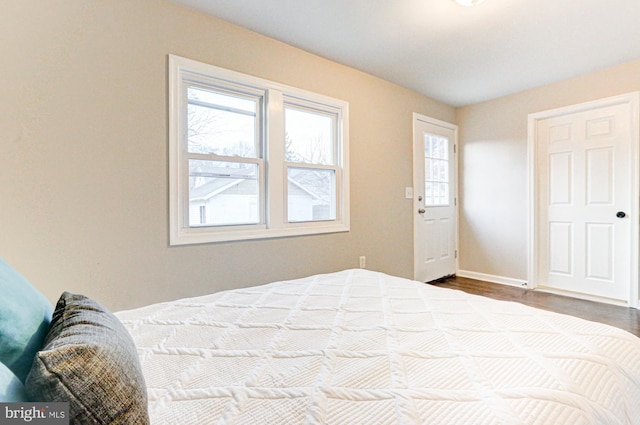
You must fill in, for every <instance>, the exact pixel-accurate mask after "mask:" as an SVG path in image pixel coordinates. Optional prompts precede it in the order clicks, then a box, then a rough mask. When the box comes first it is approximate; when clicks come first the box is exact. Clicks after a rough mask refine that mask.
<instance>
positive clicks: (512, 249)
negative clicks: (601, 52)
mask: <svg viewBox="0 0 640 425" xmlns="http://www.w3.org/2000/svg"><path fill="white" fill-rule="evenodd" d="M637 90H640V61H636V62H631V63H627V64H624V65H620V66H617V67H614V68H610V69H607V70H603V71H600V72H595V73H592V74H588V75H585V76H581V77H577V78H573V79H570V80H566V81H562V82H559V83H556V84H551V85H548V86H544V87H540V88H536V89H532V90H528V91H525V92H522V93H519V94H515V95H512V96H507V97H504V98H500V99H497V100H493V101H490V102H485V103H481V104H477V105H473V106H468V107H464V108H460V109H458V110H457V122H458V125H459V126H460V142H461V147H462V148H461V164H462V166H461V178H460V183H461V202H460V206H461V209H460V212H461V220H460V269H461V270H465V271H471V272H474V273H483V274H489V275H493V276H498V277H501V278H504V277H506V278H511V279H519V280H526V278H527V196H528V195H527V187H528V181H527V116H528V114H530V113H534V112H540V111H545V110H549V109H554V108H558V107H562V106H567V105H572V104H576V103H581V102H586V101H590V100H595V99H600V98H604V97H609V96H614V95H618V94H623V93H628V92H632V91H637Z"/></svg>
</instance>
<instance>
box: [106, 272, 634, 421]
mask: <svg viewBox="0 0 640 425" xmlns="http://www.w3.org/2000/svg"><path fill="white" fill-rule="evenodd" d="M117 316H118V317H119V318H120V319H121V320H122V321H123V323H124V324H125V326H126V327H127V329H128V330H129V331H130V332H131V334H132V336H133V339H134V341H135V343H136V345H137V347H138V350H139V354H140V360H141V363H142V368H143V371H144V374H145V378H146V382H147V386H148V395H149V409H150V416H151V420H152V424H154V425H160V424H179V425H183V424H194V425H207V424H225V425H242V424H286V425H290V424H291V425H293V424H344V425H356V424H366V425H374V424H375V425H377V424H429V425H432V424H433V425H435V424H452V425H467V424H469V425H471V424H544V425H556V424H590V425H593V424H606V425H615V424H632V423H639V424H640V339H638V338H636V337H635V336H633V335H631V334H629V333H626V332H624V331H622V330H619V329H616V328H612V327H609V326H606V325H601V324H597V323H592V322H587V321H584V320H581V319H577V318H573V317H570V316H564V315H559V314H554V313H550V312H546V311H542V310H537V309H533V308H530V307H527V306H524V305H521V304H517V303H508V302H502V301H495V300H491V299H488V298H483V297H478V296H473V295H468V294H465V293H463V292H459V291H453V290H448V289H442V288H437V287H433V286H429V285H425V284H421V283H418V282H413V281H410V280H405V279H401V278H397V277H392V276H388V275H385V274H381V273H376V272H371V271H366V270H347V271H344V272H339V273H333V274H326V275H318V276H312V277H309V278H305V279H299V280H293V281H285V282H276V283H272V284H268V285H263V286H258V287H253V288H247V289H239V290H233V291H226V292H220V293H216V294H213V295H208V296H204V297H198V298H192V299H186V300H180V301H175V302H170V303H163V304H155V305H151V306H148V307H144V308H140V309H137V310H130V311H124V312H119V313H117Z"/></svg>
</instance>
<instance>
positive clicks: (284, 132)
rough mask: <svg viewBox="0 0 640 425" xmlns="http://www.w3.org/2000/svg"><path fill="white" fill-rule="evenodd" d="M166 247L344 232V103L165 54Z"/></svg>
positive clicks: (346, 222) (346, 198) (346, 217)
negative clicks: (167, 98) (167, 120)
mask: <svg viewBox="0 0 640 425" xmlns="http://www.w3.org/2000/svg"><path fill="white" fill-rule="evenodd" d="M169 74H170V83H169V91H170V123H169V126H170V136H169V144H170V152H169V161H170V167H169V168H170V203H171V205H170V215H171V216H170V226H171V234H170V242H171V244H172V245H182V244H190V243H205V242H218V241H229V240H241V239H256V238H270V237H283V236H294V235H304V234H317V233H330V232H341V231H348V230H349V192H348V188H349V184H348V178H349V174H348V103H347V102H344V101H341V100H337V99H333V98H329V97H327V96H322V95H318V94H315V93H310V92H307V91H303V90H300V89H296V88H293V87H288V86H285V85H282V84H278V83H274V82H271V81H266V80H263V79H260V78H256V77H252V76H248V75H244V74H240V73H237V72H234V71H229V70H225V69H222V68H218V67H214V66H211V65H207V64H203V63H200V62H196V61H192V60H189V59H185V58H181V57H178V56H173V55H171V56H170V57H169Z"/></svg>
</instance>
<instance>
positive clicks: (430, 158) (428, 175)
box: [424, 134, 449, 207]
mask: <svg viewBox="0 0 640 425" xmlns="http://www.w3.org/2000/svg"><path fill="white" fill-rule="evenodd" d="M424 179H425V182H424V191H425V196H424V204H425V206H427V207H442V206H448V205H449V139H447V138H446V137H442V136H436V135H433V134H425V136H424Z"/></svg>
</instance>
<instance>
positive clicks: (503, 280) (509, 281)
mask: <svg viewBox="0 0 640 425" xmlns="http://www.w3.org/2000/svg"><path fill="white" fill-rule="evenodd" d="M456 276H460V277H467V278H469V279H477V280H484V281H486V282H492V283H500V284H502V285H509V286H517V287H519V288H526V287H527V281H526V280H521V279H513V278H511V277H504V276H496V275H492V274H485V273H478V272H472V271H469V270H458V273H456Z"/></svg>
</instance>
